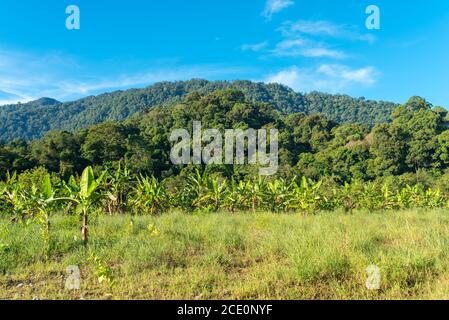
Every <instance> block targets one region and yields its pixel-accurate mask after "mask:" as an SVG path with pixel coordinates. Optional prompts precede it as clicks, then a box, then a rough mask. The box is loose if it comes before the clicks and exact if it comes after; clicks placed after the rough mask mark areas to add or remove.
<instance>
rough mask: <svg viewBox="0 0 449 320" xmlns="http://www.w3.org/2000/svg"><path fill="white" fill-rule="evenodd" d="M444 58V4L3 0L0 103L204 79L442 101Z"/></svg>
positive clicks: (447, 45) (447, 69) (447, 42)
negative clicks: (73, 25) (72, 24)
mask: <svg viewBox="0 0 449 320" xmlns="http://www.w3.org/2000/svg"><path fill="white" fill-rule="evenodd" d="M372 4H374V5H377V6H378V7H379V8H380V10H381V29H380V30H368V29H366V27H365V20H366V18H367V15H366V13H365V9H366V7H367V6H368V5H372ZM68 5H77V6H78V7H79V8H80V11H81V29H80V30H72V31H69V30H67V29H66V27H65V20H66V17H67V15H66V13H65V9H66V7H67V6H68ZM448 53H449V1H447V0H428V1H419V2H418V1H406V0H371V1H365V0H326V1H324V0H313V1H312V0H226V1H224V0H213V1H212V0H163V1H162V0H161V1H156V0H148V1H143V0H127V1H112V0H110V1H100V0H71V1H65V0H41V1H24V0H22V1H20V0H2V1H1V3H0V104H5V103H8V102H16V101H27V100H32V99H36V98H39V97H42V96H48V97H53V98H56V99H59V100H63V101H68V100H73V99H76V98H79V97H83V96H87V95H91V94H98V93H102V92H108V91H112V90H117V89H126V88H131V87H144V86H147V85H150V84H152V83H154V82H157V81H164V80H168V81H173V80H186V79H190V78H205V79H210V80H221V79H225V80H234V79H248V80H254V81H264V82H279V83H283V84H286V85H288V86H290V87H292V88H294V89H295V90H296V91H301V92H308V91H311V90H319V91H325V92H330V93H346V94H350V95H352V96H364V97H366V98H372V99H383V100H391V101H395V102H404V101H406V100H407V99H408V98H409V97H410V96H413V95H421V96H423V97H425V98H427V99H428V100H429V101H430V102H432V103H433V104H435V105H442V106H446V107H449V88H448V84H449V81H448V79H449V77H448V75H449V59H448Z"/></svg>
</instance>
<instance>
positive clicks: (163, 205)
mask: <svg viewBox="0 0 449 320" xmlns="http://www.w3.org/2000/svg"><path fill="white" fill-rule="evenodd" d="M131 203H132V204H133V205H134V207H135V208H137V209H138V210H142V211H144V212H149V213H150V214H156V213H159V212H162V211H163V210H165V209H167V208H168V205H169V203H168V196H167V192H166V189H165V186H164V184H163V183H162V182H159V181H158V180H157V179H156V178H155V177H152V178H151V179H150V178H148V177H144V176H142V175H141V176H140V178H138V179H137V185H136V187H135V188H134V190H133V197H132V200H131Z"/></svg>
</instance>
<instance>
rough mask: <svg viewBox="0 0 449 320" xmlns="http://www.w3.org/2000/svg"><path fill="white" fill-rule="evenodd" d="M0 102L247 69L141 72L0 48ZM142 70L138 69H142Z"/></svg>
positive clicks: (180, 68)
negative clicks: (103, 68) (95, 65)
mask: <svg viewBox="0 0 449 320" xmlns="http://www.w3.org/2000/svg"><path fill="white" fill-rule="evenodd" d="M0 61H1V62H0V65H1V67H0V105H5V104H10V103H17V102H22V103H23V102H28V101H31V100H35V99H38V98H41V97H51V98H55V99H58V100H62V101H67V100H72V99H77V98H80V97H83V96H87V95H92V94H98V93H102V92H105V91H111V90H118V89H127V88H131V87H142V86H147V85H150V84H152V83H155V82H159V81H175V80H188V79H191V78H207V79H215V78H226V77H228V76H236V75H239V74H242V73H246V72H247V71H248V68H240V67H227V66H221V65H188V66H182V65H181V66H180V65H179V64H175V63H172V64H173V66H170V64H166V66H165V67H161V63H157V64H156V65H155V66H146V67H141V66H140V65H139V67H140V71H134V72H133V71H126V72H122V71H121V70H118V68H117V64H116V63H114V62H109V63H105V64H106V68H105V69H106V70H107V71H106V72H104V71H103V72H102V71H100V70H99V69H101V68H96V69H94V70H95V71H92V68H90V67H89V65H88V64H83V63H81V62H79V61H77V60H76V59H74V58H72V57H70V56H67V55H64V54H61V53H45V54H31V53H24V52H19V51H13V50H4V49H0ZM142 69H143V70H144V71H141V70H142Z"/></svg>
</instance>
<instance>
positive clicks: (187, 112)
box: [0, 90, 449, 186]
mask: <svg viewBox="0 0 449 320" xmlns="http://www.w3.org/2000/svg"><path fill="white" fill-rule="evenodd" d="M446 117H447V111H446V110H444V109H442V108H434V107H432V106H431V105H430V104H429V103H428V102H426V101H425V100H424V99H422V98H419V97H413V98H411V99H410V100H409V101H408V102H407V103H406V104H404V105H402V106H400V107H398V108H397V109H395V110H394V112H393V113H392V115H391V122H390V123H386V124H379V125H376V126H375V127H374V128H373V129H372V130H370V128H369V126H366V125H358V124H343V125H338V124H337V123H336V122H334V121H331V120H329V119H327V118H326V117H324V116H323V115H320V114H312V115H305V114H304V113H293V114H286V113H282V112H279V111H278V110H276V109H275V108H274V107H273V106H272V105H271V104H269V103H257V102H251V101H248V99H247V98H246V97H245V95H244V94H243V93H242V92H240V91H235V90H223V91H215V92H213V93H211V94H208V95H201V94H199V93H192V94H190V95H188V96H186V98H185V99H184V100H183V101H182V102H180V103H177V104H173V105H172V106H169V107H167V106H165V107H157V108H154V109H151V110H149V111H148V112H146V113H145V114H140V115H139V116H138V117H137V116H136V117H131V118H130V119H128V120H126V121H125V122H105V123H102V124H98V125H94V126H91V127H89V128H87V129H83V130H79V131H77V132H76V133H69V132H66V131H53V132H50V133H48V134H47V135H46V136H45V137H44V138H43V139H41V140H36V141H33V142H31V143H26V142H23V141H14V142H11V143H9V144H5V143H3V144H1V145H0V175H1V178H5V176H6V173H7V172H14V171H17V172H23V171H26V170H29V169H32V168H36V167H44V168H46V169H47V170H48V171H50V172H53V173H57V174H59V175H60V176H61V177H62V178H64V179H67V178H69V177H70V176H71V175H75V176H76V175H79V174H80V173H81V172H82V170H83V169H84V168H85V167H86V166H93V167H94V169H95V170H96V171H97V172H99V171H101V170H104V169H106V168H116V167H117V165H118V163H122V165H126V166H127V168H129V170H130V171H131V172H135V173H141V174H144V175H148V176H155V177H156V178H158V179H165V178H170V179H172V180H174V181H179V182H182V181H185V176H188V175H189V174H191V173H192V172H193V171H194V170H195V169H196V168H194V167H193V166H174V165H172V164H171V162H170V159H169V155H170V149H171V145H170V143H169V136H170V134H171V132H172V131H173V130H174V129H179V128H185V129H189V130H191V128H192V122H193V121H201V122H202V125H203V128H218V129H228V128H236V129H246V128H254V129H260V128H266V129H270V128H277V129H278V130H279V131H280V135H279V140H280V141H279V155H280V167H279V170H278V173H277V175H276V176H275V177H277V178H285V179H291V178H292V177H293V176H306V177H308V178H310V179H313V180H316V181H318V180H320V179H322V178H323V177H331V178H332V179H333V180H334V181H336V182H338V183H344V182H349V181H354V180H359V181H375V180H376V179H382V180H384V179H385V178H386V177H389V176H396V177H399V178H401V179H403V181H404V182H408V183H410V184H415V183H416V182H417V179H418V180H419V181H420V182H423V183H425V184H426V185H427V186H428V185H430V184H431V183H432V182H433V181H436V180H437V179H438V178H441V177H444V176H445V174H446V170H447V169H448V168H449V130H447V122H446ZM200 170H201V171H203V170H206V171H207V172H208V173H210V174H213V175H215V176H217V177H224V178H228V179H236V180H245V179H253V178H255V177H256V176H257V173H258V168H257V167H256V166H250V165H234V166H229V165H213V166H208V167H207V168H200Z"/></svg>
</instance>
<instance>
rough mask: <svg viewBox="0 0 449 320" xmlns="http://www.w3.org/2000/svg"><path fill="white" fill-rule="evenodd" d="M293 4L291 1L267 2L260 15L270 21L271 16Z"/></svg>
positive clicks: (268, 0) (271, 0) (277, 0)
mask: <svg viewBox="0 0 449 320" xmlns="http://www.w3.org/2000/svg"><path fill="white" fill-rule="evenodd" d="M294 4H295V2H294V1H293V0H267V2H266V4H265V9H264V11H263V12H262V15H263V16H264V17H265V18H267V19H268V20H271V18H272V17H273V14H275V13H277V12H280V11H282V10H284V9H286V8H288V7H290V6H292V5H294Z"/></svg>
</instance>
